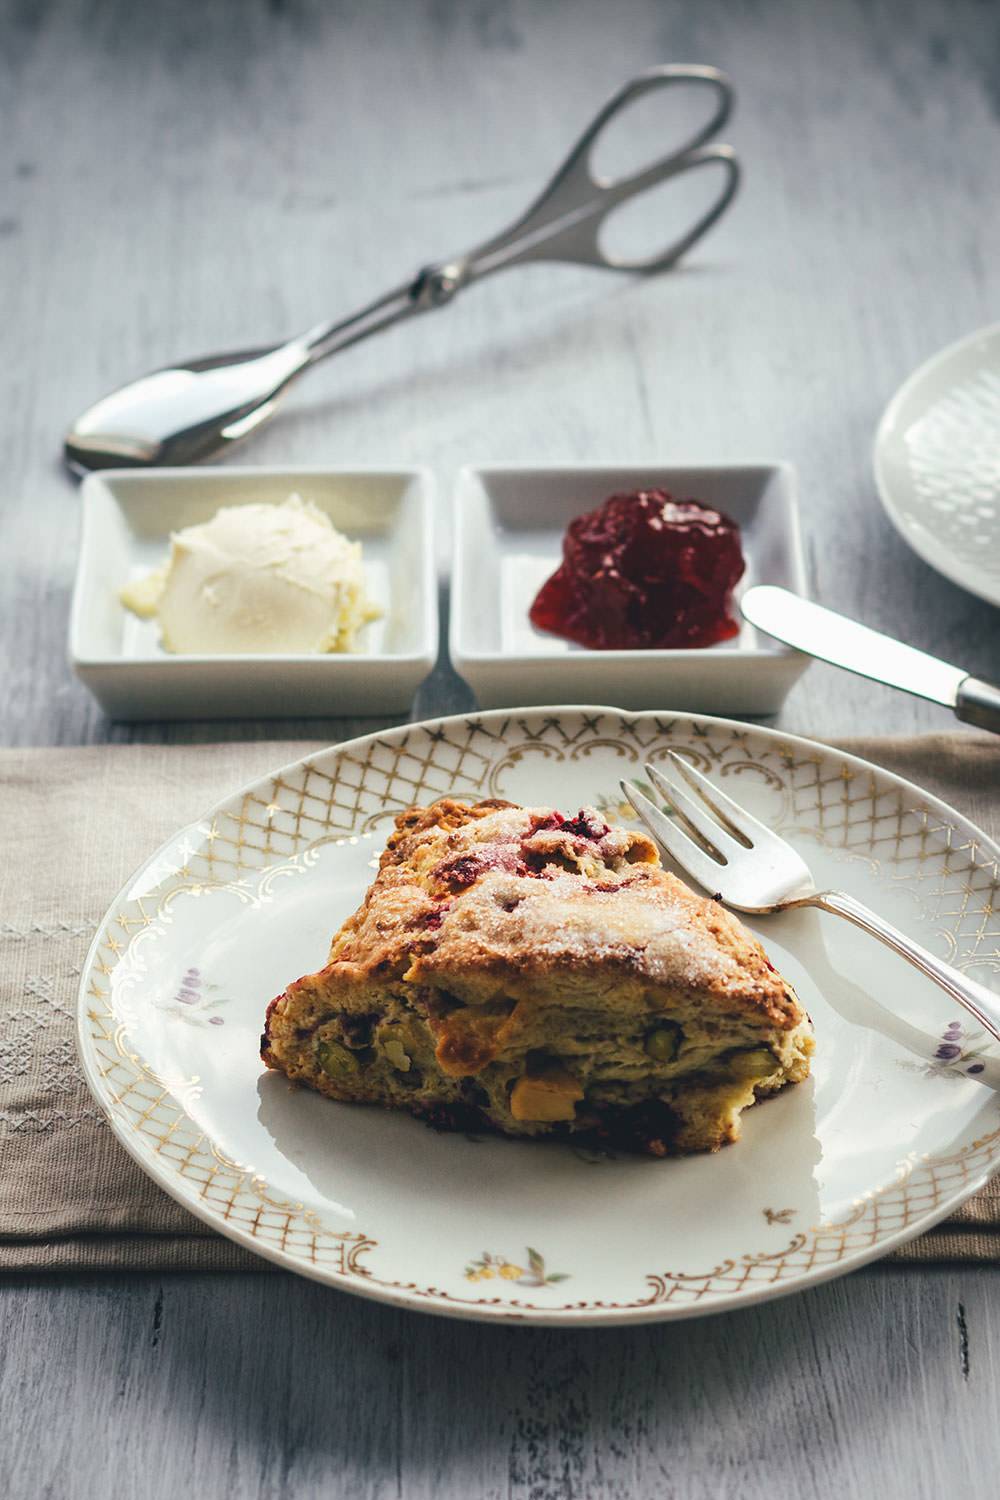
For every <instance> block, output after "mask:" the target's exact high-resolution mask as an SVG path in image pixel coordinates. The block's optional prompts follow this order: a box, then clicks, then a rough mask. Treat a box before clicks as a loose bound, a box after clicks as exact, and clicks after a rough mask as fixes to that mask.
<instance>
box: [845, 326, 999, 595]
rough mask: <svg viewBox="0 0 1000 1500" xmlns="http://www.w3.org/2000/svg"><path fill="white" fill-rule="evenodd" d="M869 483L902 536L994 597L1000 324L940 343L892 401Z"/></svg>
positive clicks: (947, 571)
mask: <svg viewBox="0 0 1000 1500" xmlns="http://www.w3.org/2000/svg"><path fill="white" fill-rule="evenodd" d="M875 482H876V484H877V486H878V492H879V495H880V496H881V499H882V504H883V505H884V507H885V510H886V513H887V515H888V516H889V519H890V520H891V521H892V523H893V525H894V526H895V527H896V529H897V531H898V532H899V534H900V535H901V536H902V538H903V540H904V541H905V542H907V543H908V544H909V545H910V546H911V547H912V548H913V550H914V552H916V553H917V555H918V556H919V557H922V558H923V560H924V562H926V563H929V564H930V566H931V567H932V568H936V569H937V571H938V572H939V573H942V574H944V576H945V578H950V579H951V581H952V583H957V584H958V585H959V586H960V587H961V588H964V589H968V591H969V593H971V594H977V595H978V596H979V598H980V599H986V600H987V601H988V602H989V603H990V604H1000V323H996V324H994V325H993V326H992V327H990V328H982V329H980V330H979V331H978V332H977V333H973V334H970V335H969V336H968V337H967V338H964V339H960V340H959V341H958V342H957V343H955V344H950V345H949V346H948V348H946V349H942V350H941V351H940V353H938V354H935V355H934V357H933V358H932V359H929V360H927V362H926V363H925V364H923V365H921V366H920V368H919V369H918V370H915V371H914V373H913V374H912V375H911V376H910V378H909V379H908V380H907V381H906V382H905V383H904V385H903V386H902V387H901V388H900V390H899V391H898V393H897V394H896V395H895V396H894V397H893V399H892V401H890V403H889V405H888V406H887V408H886V410H885V414H884V415H883V417H882V421H881V422H880V424H879V428H878V433H877V434H876V438H875Z"/></svg>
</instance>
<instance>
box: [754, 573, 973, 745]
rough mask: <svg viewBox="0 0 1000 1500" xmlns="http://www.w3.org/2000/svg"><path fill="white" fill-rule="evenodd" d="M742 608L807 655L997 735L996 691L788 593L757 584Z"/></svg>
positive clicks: (758, 624) (769, 631) (959, 670)
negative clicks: (923, 700) (911, 695)
mask: <svg viewBox="0 0 1000 1500" xmlns="http://www.w3.org/2000/svg"><path fill="white" fill-rule="evenodd" d="M740 608H741V610H742V611H743V614H744V616H745V617H746V619H748V620H749V621H750V623H751V625H755V626H756V627H757V629H758V630H763V631H766V633H767V634H768V635H773V636H776V637H777V639H778V640H779V641H784V642H785V644H786V645H788V646H795V647H796V648H797V649H798V650H799V651H805V652H807V653H808V654H809V655H810V656H815V657H818V658H819V659H820V660H821V661H828V662H830V663H831V664H832V665H833V666H835V667H844V668H846V670H847V671H849V672H859V673H860V674H861V676H862V677H870V678H871V679H872V680H873V681H874V682H884V683H886V684H887V685H888V686H889V687H896V688H902V689H903V690H904V692H907V693H916V694H917V695H918V697H921V698H929V699H930V700H931V702H932V703H943V704H944V706H945V707H946V708H950V709H952V711H953V712H954V713H955V715H956V716H957V717H958V718H959V719H961V720H962V721H963V723H966V724H974V725H975V726H976V728H977V729H989V730H991V731H992V732H993V733H994V734H1000V688H996V687H994V686H993V685H992V683H989V682H982V681H981V680H980V679H979V678H977V677H973V676H972V675H971V673H969V672H965V671H963V670H962V668H961V667H953V666H950V665H949V663H948V662H944V661H940V660H939V659H938V658H937V657H936V656H929V655H928V654H927V652H926V651H918V650H917V648H916V647H915V646H907V645H906V644H905V643H904V642H903V641H897V640H894V639H893V638H892V636H888V635H883V634H882V633H881V631H878V630H872V629H870V627H869V626H867V625H862V624H860V623H859V621H857V620H850V619H848V618H847V616H846V615H838V614H837V613H836V612H835V611H834V610H832V609H826V608H824V606H823V605H821V604H813V603H812V601H811V600H809V599H803V598H801V597H800V595H798V594H793V593H790V592H789V590H788V589H782V588H777V587H776V586H775V585H773V584H768V583H761V584H757V585H756V586H755V587H753V588H750V589H747V591H746V593H745V594H744V595H743V598H742V599H741V600H740Z"/></svg>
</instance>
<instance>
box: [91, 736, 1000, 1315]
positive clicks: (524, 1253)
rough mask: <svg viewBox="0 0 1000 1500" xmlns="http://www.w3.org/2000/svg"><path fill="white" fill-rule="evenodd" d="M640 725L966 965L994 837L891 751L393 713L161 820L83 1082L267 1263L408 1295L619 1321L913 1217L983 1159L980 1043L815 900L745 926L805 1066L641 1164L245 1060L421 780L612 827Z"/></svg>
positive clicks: (108, 954) (946, 1196)
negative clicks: (444, 1125) (188, 813)
mask: <svg viewBox="0 0 1000 1500" xmlns="http://www.w3.org/2000/svg"><path fill="white" fill-rule="evenodd" d="M668 749H678V750H681V751H682V752H684V753H685V754H687V755H689V756H690V757H691V758H692V759H693V760H694V761H695V762H696V763H697V764H698V765H699V766H700V767H701V768H703V769H704V770H705V771H706V772H707V773H708V774H709V775H710V776H711V777H713V778H716V779H717V780H718V781H719V782H720V783H721V784H722V785H724V786H725V787H727V788H728V789H729V790H730V791H731V792H732V794H733V795H734V796H735V797H736V798H737V799H739V800H740V801H742V802H744V803H745V804H746V805H747V806H748V807H750V808H751V809H752V810H753V811H754V812H755V813H756V814H757V815H758V816H759V817H762V818H765V819H766V820H767V821H768V822H770V823H772V824H773V825H774V826H775V827H776V828H778V829H779V830H780V831H781V832H782V833H783V834H785V835H786V836H787V837H788V838H789V839H790V840H791V841H792V842H793V843H794V844H795V845H796V846H797V847H798V848H799V849H800V850H801V852H802V853H803V855H804V856H805V857H806V858H807V860H808V861H809V863H810V864H811V866H812V867H813V869H814V871H815V872H816V875H817V877H818V879H819V880H820V881H821V882H826V883H829V884H835V885H838V886H841V887H843V888H844V889H847V890H850V891H853V892H854V893H855V894H856V895H857V896H859V897H860V898H861V899H862V900H864V901H866V902H868V903H869V904H870V905H872V906H874V907H876V908H877V909H879V910H880V911H882V912H883V913H884V914H885V915H886V916H887V917H889V918H890V919H891V920H892V921H894V922H896V923H897V924H898V925H899V926H900V927H902V928H904V929H905V930H907V931H909V932H910V933H912V934H913V935H914V936H915V937H917V938H919V939H920V940H921V941H922V942H923V943H925V944H926V945H927V946H928V947H931V948H933V949H935V950H936V951H938V952H940V953H942V954H945V955H947V957H948V958H949V959H950V960H951V961H952V962H954V963H956V964H958V965H959V967H961V968H963V969H968V970H970V971H971V972H974V973H976V974H977V976H978V977H979V978H981V979H984V980H986V981H987V982H988V983H989V982H991V981H993V980H995V976H996V974H997V970H998V960H997V954H998V951H1000V913H998V911H997V909H996V891H997V880H998V863H997V862H998V859H1000V850H998V849H997V847H996V846H995V845H993V844H992V843H991V842H990V841H989V840H987V839H986V838H985V836H983V835H982V834H980V833H979V832H977V830H976V829H975V828H974V827H972V826H971V825H970V824H969V823H967V822H966V821H965V820H964V819H963V818H961V817H960V816H959V815H958V814H957V813H955V812H953V811H952V810H950V809H949V808H947V807H946V806H944V805H943V804H941V803H939V802H937V801H936V800H934V799H933V798H930V797H928V796H925V795H924V794H923V793H922V792H921V791H920V790H919V789H918V788H917V787H915V786H912V785H911V784H909V783H907V782H905V781H901V780H899V779H898V778H896V777H895V776H892V775H890V774H889V773H888V772H886V771H883V770H879V769H878V768H877V767H875V766H872V765H869V764H867V763H866V762H864V761H860V760H856V759H852V758H851V757H849V756H845V755H843V754H842V753H840V752H838V751H835V750H832V749H829V748H827V747H824V746H822V745H818V744H813V743H811V742H809V741H807V740H801V739H795V738H793V737H790V736H787V735H781V734H778V733H776V732H773V731H770V730H764V729H759V728H751V727H748V726H746V725H741V724H736V723H732V722H729V721H726V720H721V719H709V718H700V717H695V716H688V715H681V714H671V713H660V714H642V715H631V714H626V713H622V712H619V711H617V710H611V709H602V708H587V709H583V708H562V709H559V708H555V709H547V710H543V711H533V710H522V711H517V712H513V713H492V714H482V715H476V716H469V717H460V718H452V719H443V720H439V721H436V722H432V723H428V724H416V725H408V726H405V727H403V728H399V729H394V730H391V731H388V732H386V733H384V734H378V735H373V736H371V737H369V738H365V739H359V740H354V741H351V742H349V743H347V744H344V745H340V746H336V747H334V748H331V749H329V750H326V751H323V752H322V753H321V754H318V755H316V756H313V757H311V758H309V759H308V760H304V761H301V762H299V763H297V764H294V765H291V766H287V767H285V768H284V769H282V770H280V771H277V772H276V773H275V774H274V775H272V776H268V777H267V778H265V779H264V780H263V781H260V782H258V783H257V784H256V785H254V786H251V787H248V788H246V789H244V790H242V791H240V792H238V793H236V794H235V795H234V796H232V797H230V798H229V799H228V800H227V801H226V802H224V803H222V804H221V805H220V806H219V807H217V808H216V809H215V810H214V811H213V812H211V813H209V814H207V815H206V816H205V817H204V818H202V819H201V820H200V821H199V822H197V823H195V824H192V825H191V826H190V827H189V828H185V829H183V830H182V831H181V832H180V833H178V834H177V835H176V837H175V838H173V839H171V840H170V841H169V842H168V843H167V844H165V845H164V846H163V848H161V849H160V850H159V851H158V852H157V853H156V854H154V855H153V856H152V858H151V859H150V860H149V861H148V862H147V863H146V864H145V865H144V866H143V867H142V868H141V869H140V870H139V871H138V873H137V874H136V875H135V876H134V878H133V879H132V880H131V881H130V882H129V884H128V885H127V886H126V888H125V889H124V890H123V891H122V893H121V895H120V896H119V897H118V899H117V900H116V901H115V903H114V905H113V906H112V907H111V910H110V911H109V912H108V915H107V917H106V918H105V920H104V922H103V924H102V926H101V928H100V931H99V934H98V936H97V938H96V941H95V943H94V946H93V948H92V950H91V953H90V956H89V959H88V961H87V964H86V967H85V971H84V975H83V979H82V983H81V989H80V1009H79V1037H80V1047H81V1054H82V1058H83V1063H84V1067H85V1070H86V1074H87V1078H88V1081H89V1083H90V1086H91V1088H92V1089H93V1091H94V1093H95V1095H96V1097H97V1099H98V1100H99V1102H100V1103H101V1105H102V1107H103V1108H104V1110H105V1111H106V1113H107V1117H108V1119H109V1120H110V1122H111V1125H112V1127H113V1129H114V1130H115V1132H116V1133H117V1134H118V1136H119V1137H120V1139H121V1140H122V1142H123V1143H124V1144H125V1145H126V1146H127V1148H128V1149H129V1151H131V1153H132V1154H133V1155H134V1156H135V1158H136V1159H137V1160H138V1161H139V1163H140V1164H141V1165H142V1166H143V1167H144V1168H145V1169H146V1171H147V1172H149V1174H150V1175H151V1176H152V1177H153V1178H154V1179H155V1180H156V1181H157V1182H159V1183H160V1184H162V1186H163V1187H164V1188H166V1189H167V1191H168V1192H169V1193H171V1194H172V1195H173V1196H174V1197H175V1198H176V1199H177V1200H178V1201H179V1202H180V1203H182V1204H184V1205H185V1206H186V1207H187V1208H189V1209H190V1210H191V1211H192V1213H194V1214H196V1215H198V1216H199V1218H201V1219H203V1220H204V1221H205V1222H206V1223H207V1224H209V1225H210V1226H212V1227H213V1228H215V1229H217V1230H218V1231H219V1232H220V1233H222V1234H225V1235H228V1236H230V1237H231V1238H232V1239H234V1240H235V1241H237V1242H239V1243H240V1244H243V1245H245V1246H247V1247H249V1248H250V1249H252V1250H255V1251H257V1252H258V1253H259V1254H260V1255H262V1256H265V1257H267V1258H268V1259H270V1260H273V1261H276V1262H277V1263H278V1264H279V1265H282V1266H284V1267H286V1268H288V1269H289V1270H293V1271H298V1272H301V1273H303V1274H305V1275H308V1276H311V1277H315V1278H316V1279H317V1280H320V1281H324V1282H327V1283H329V1284H330V1285H332V1286H336V1287H340V1288H342V1289H343V1290H346V1291H353V1292H358V1293H361V1294H362V1295H365V1296H369V1297H374V1298H377V1299H379V1300H382V1301H385V1302H389V1303H394V1304H398V1305H401V1306H405V1307H410V1308H415V1309H421V1310H424V1311H429V1312H438V1313H444V1314H448V1315H451V1316H458V1317H469V1318H479V1319H488V1320H493V1319H519V1320H522V1321H527V1322H534V1323H552V1324H585V1323H605V1324H611V1323H630V1322H643V1321H652V1320H656V1319H662V1318H682V1317H690V1316H692V1315H695V1314H702V1313H709V1312H716V1311H720V1310H722V1309H726V1308H733V1307H737V1306H740V1305H745V1304H747V1303H752V1302H755V1301H759V1300H761V1299H764V1298H768V1297H774V1296H778V1295H781V1294H782V1293H785V1292H791V1291H793V1290H797V1289H800V1288H802V1287H806V1286H810V1285H812V1284H814V1283H816V1282H819V1281H822V1280H825V1279H826V1278H829V1277H832V1276H836V1275H839V1274H840V1273H842V1272H845V1271H848V1270H850V1269H852V1268H853V1267H856V1266H859V1265H862V1264H864V1263H865V1262H866V1261H870V1260H874V1259H875V1258H877V1257H878V1256H881V1255H884V1254H885V1253H886V1252H887V1251H889V1250H891V1249H893V1248H894V1247H895V1246H897V1245H899V1244H901V1243H903V1242H904V1241H905V1240H907V1239H909V1238H911V1237H912V1236H914V1235H916V1234H918V1233H919V1232H920V1231H921V1230H923V1229H926V1228H928V1227H930V1226H931V1225H932V1224H934V1223H936V1222H937V1221H938V1220H940V1219H941V1218H943V1217H944V1216H945V1215H947V1214H948V1213H949V1212H950V1211H952V1210H953V1209H954V1208H955V1207H956V1206H957V1205H958V1204H959V1203H961V1202H962V1201H963V1200H964V1199H965V1198H967V1197H968V1196H969V1195H970V1194H971V1193H972V1192H974V1191H975V1190H976V1189H977V1188H978V1187H979V1186H981V1184H982V1183H983V1182H984V1181H985V1179H986V1178H987V1177H988V1176H989V1175H990V1173H991V1172H993V1171H995V1170H996V1169H997V1167H998V1166H1000V1112H998V1108H997V1094H996V1092H995V1088H996V1085H997V1084H998V1083H1000V1061H998V1060H997V1058H996V1057H995V1056H994V1055H993V1054H992V1053H991V1051H990V1050H988V1049H987V1048H986V1046H985V1041H986V1038H984V1036H983V1035H982V1034H980V1033H978V1032H977V1031H976V1029H975V1028H974V1026H972V1025H971V1023H970V1022H969V1019H968V1017H967V1016H966V1015H965V1013H964V1012H962V1011H961V1010H959V1009H958V1008H957V1007H956V1006H955V1005H954V1004H953V1003H952V1002H951V1001H949V1000H948V998H947V997H946V996H945V995H944V994H943V993H942V992H941V991H940V990H939V989H937V988H936V987H934V986H933V985H931V984H930V983H929V981H925V980H923V979H922V978H921V977H920V976H919V975H917V974H916V972H915V971H914V970H913V969H912V968H910V967H909V966H908V965H906V964H905V963H903V962H902V961H901V960H899V959H896V958H895V957H894V956H893V955H892V954H890V953H888V952H887V951H886V950H885V949H884V948H882V947H880V945H879V944H877V943H876V942H875V941H874V940H872V939H869V938H867V937H865V936H864V935H863V934H861V933H860V932H857V931H855V929H853V928H851V927H850V926H849V925H848V924H846V923H844V922H838V921H836V920H835V919H832V918H828V917H826V916H824V915H822V914H820V913H817V912H814V911H807V912H797V913H785V914H783V915H781V916H777V917H772V918H769V919H765V920H763V921H761V922H760V923H756V924H751V925H753V926H754V930H755V931H756V932H757V933H758V934H759V936H760V937H761V938H762V940H763V941H764V943H765V945H766V947H767V949H768V951H769V952H770V954H771V956H772V958H773V959H774V962H775V963H776V964H777V965H778V967H779V968H780V969H782V970H783V972H784V973H785V975H786V976H787V977H788V978H789V979H790V980H791V982H792V983H793V984H794V985H795V986H796V988H797V990H798V993H799V995H800V997H801V999H802V1001H803V1003H804V1005H805V1007H806V1009H807V1010H808V1011H809V1012H810V1014H811V1015H812V1018H813V1021H814V1024H815V1029H816V1037H817V1052H816V1057H815V1064H814V1069H813V1075H812V1077H811V1078H810V1079H809V1080H808V1081H807V1082H806V1083H803V1084H800V1085H797V1086H796V1087H793V1088H791V1089H788V1090H786V1091H785V1092H784V1093H782V1094H781V1095H779V1096H778V1097H777V1098H775V1099H772V1100H769V1101H767V1102H766V1103H763V1104H760V1105H758V1106H757V1107H756V1108H755V1109H752V1110H750V1111H748V1112H747V1114H746V1115H745V1116H744V1127H745V1128H744V1138H743V1140H742V1141H740V1142H739V1143H737V1144H735V1145H732V1146H729V1147H726V1148H725V1149H723V1150H722V1151H720V1152H718V1153H717V1154H715V1155H707V1156H697V1157H694V1156H692V1157H687V1158H684V1159H681V1160H674V1161H656V1160H649V1159H644V1158H633V1157H626V1156H617V1157H612V1156H606V1155H599V1154H594V1153H593V1152H589V1151H585V1150H582V1149H575V1148H573V1147H571V1146H566V1145H557V1144H539V1143H532V1142H517V1141H510V1140H506V1139H503V1138H499V1137H490V1138H487V1137H481V1138H470V1137H467V1136H465V1135H456V1134H438V1133H435V1132H434V1131H433V1130H431V1129H429V1128H428V1127H427V1126H425V1125H423V1124H421V1123H420V1122H418V1121H417V1120H414V1119H411V1118H410V1117H409V1116H406V1115H403V1114H390V1113H384V1112H381V1111H377V1110H374V1109H370V1108H364V1107H358V1106H352V1105H346V1104H338V1103H334V1102H332V1101H330V1100H327V1099H324V1098H322V1097H321V1096H320V1095H318V1094H313V1093H311V1092H309V1091H308V1090H305V1089H296V1088H291V1087H290V1086H289V1084H288V1082H287V1080H286V1079H285V1078H284V1077H282V1076H280V1075H278V1074H276V1073H269V1072H266V1071H265V1070H264V1069H263V1067H262V1066H261V1064H260V1061H259V1056H258V1047H259V1035H260V1031H261V1026H262V1023H263V1018H264V1012H265V1009H266V1006H267V1003H268V1001H269V1000H270V998H271V997H272V996H273V995H274V994H277V993H278V992H279V991H281V990H282V989H284V987H285V986H286V985H287V983H288V982H289V981H290V980H291V979H293V978H295V977H297V976H298V975H300V974H303V973H305V972H307V971H309V970H313V969H315V968H317V967H319V966H320V965H321V964H322V963H323V962H324V960H325V957H326V952H327V948H328V945H329V942H330V938H331V936H332V934H333V932H334V930H335V928H336V927H337V926H338V924H339V923H340V922H341V920H342V919H343V918H344V917H345V916H347V915H348V913H349V912H350V911H352V910H353V909H354V907H355V905H356V904H357V903H358V902H359V900H360V898H361V896H362V895H363V892H364V890H365V888H366V885H367V883H368V882H369V880H370V879H371V877H372V868H373V864H374V862H375V861H376V859H377V856H378V854H379V852H380V850H381V848H382V845H383V842H384V839H385V836H386V834H387V832H388V831H389V829H390V827H391V823H392V818H393V815H394V813H395V812H396V811H397V810H398V809H400V808H402V807H405V806H407V805H409V804H410V803H411V802H414V801H419V802H428V801H431V800H433V799H434V798H435V797H438V796H441V795H443V794H446V793H455V794H458V795H462V796H465V797H469V798H473V799H476V798H480V797H487V796H488V797H498V796H499V797H506V798H510V799H511V800H514V801H518V802H525V803H549V804H552V805H556V806H558V807H561V808H564V809H573V810H575V809H576V808H577V807H578V806H579V805H580V804H582V803H592V804H596V805H597V806H598V807H600V808H602V809H603V810H605V811H606V813H607V814H608V815H609V816H612V817H616V818H620V819H622V820H623V821H624V820H625V819H626V818H627V817H628V815H629V812H630V810H629V809H627V808H623V807H622V806H621V805H620V803H619V794H618V782H619V778H620V777H622V776H625V775H628V776H632V777H636V776H638V777H639V778H640V779H641V778H642V771H643V765H644V763H645V762H646V761H647V760H648V759H652V760H654V761H655V760H657V759H660V758H662V757H663V756H664V755H665V752H666V751H667V750H668Z"/></svg>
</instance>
